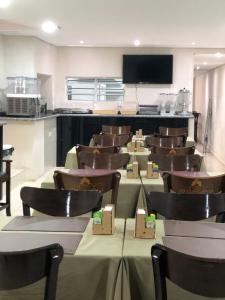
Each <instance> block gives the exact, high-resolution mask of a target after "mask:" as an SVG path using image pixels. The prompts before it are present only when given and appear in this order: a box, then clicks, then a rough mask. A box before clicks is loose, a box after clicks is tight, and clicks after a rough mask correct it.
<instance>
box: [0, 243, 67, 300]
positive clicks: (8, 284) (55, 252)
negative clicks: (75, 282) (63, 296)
mask: <svg viewBox="0 0 225 300" xmlns="http://www.w3.org/2000/svg"><path fill="white" fill-rule="evenodd" d="M62 258H63V248H62V247H61V246H60V245H59V244H52V245H48V246H45V247H41V248H36V249H31V250H27V251H18V252H0V290H12V289H17V288H22V287H25V286H27V285H30V284H32V283H34V282H36V281H39V280H40V279H42V278H44V277H46V286H45V297H44V300H54V299H56V297H55V295H56V287H57V277H58V267H59V264H60V262H61V260H62ZM31 298H32V297H31Z"/></svg>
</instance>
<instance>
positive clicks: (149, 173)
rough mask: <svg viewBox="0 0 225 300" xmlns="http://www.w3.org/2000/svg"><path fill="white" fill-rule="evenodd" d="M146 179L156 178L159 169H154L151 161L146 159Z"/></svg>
mask: <svg viewBox="0 0 225 300" xmlns="http://www.w3.org/2000/svg"><path fill="white" fill-rule="evenodd" d="M146 177H147V178H148V179H158V178H159V170H158V169H157V170H154V168H153V163H152V162H151V161H148V163H147V175H146Z"/></svg>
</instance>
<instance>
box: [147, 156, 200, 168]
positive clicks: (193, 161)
mask: <svg viewBox="0 0 225 300" xmlns="http://www.w3.org/2000/svg"><path fill="white" fill-rule="evenodd" d="M202 159H203V157H202V156H200V155H198V154H191V155H164V154H155V153H153V154H150V155H149V157H148V160H149V161H152V162H154V163H156V164H157V165H159V170H160V171H200V169H201V163H202Z"/></svg>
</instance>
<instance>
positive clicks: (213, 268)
mask: <svg viewBox="0 0 225 300" xmlns="http://www.w3.org/2000/svg"><path fill="white" fill-rule="evenodd" d="M151 255H152V264H153V273H154V281H155V299H156V300H167V287H166V285H167V284H166V278H168V279H169V280H170V281H172V282H173V283H175V284H176V285H178V286H179V287H181V288H182V289H184V290H187V291H189V292H191V293H194V294H197V295H200V296H203V297H212V298H224V297H225V284H224V278H225V259H208V258H201V257H195V256H190V255H187V254H184V253H181V252H178V251H175V250H172V249H169V248H167V247H165V246H162V245H159V244H156V245H154V246H153V247H152V249H151Z"/></svg>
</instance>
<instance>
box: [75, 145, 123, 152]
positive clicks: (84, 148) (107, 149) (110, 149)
mask: <svg viewBox="0 0 225 300" xmlns="http://www.w3.org/2000/svg"><path fill="white" fill-rule="evenodd" d="M76 151H77V153H79V152H81V151H85V152H89V153H98V154H100V153H118V152H119V149H118V148H117V147H115V146H108V147H101V146H96V147H90V146H85V145H77V146H76Z"/></svg>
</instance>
